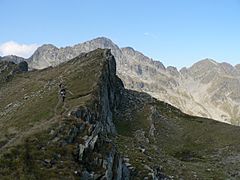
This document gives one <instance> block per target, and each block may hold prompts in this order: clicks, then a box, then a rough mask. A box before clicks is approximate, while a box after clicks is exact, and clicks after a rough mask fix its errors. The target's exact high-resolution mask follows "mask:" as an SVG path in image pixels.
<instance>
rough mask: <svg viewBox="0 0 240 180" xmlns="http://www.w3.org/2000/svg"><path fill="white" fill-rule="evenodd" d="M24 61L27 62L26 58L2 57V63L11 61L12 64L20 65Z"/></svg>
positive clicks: (0, 59) (0, 58)
mask: <svg viewBox="0 0 240 180" xmlns="http://www.w3.org/2000/svg"><path fill="white" fill-rule="evenodd" d="M24 60H25V59H24V58H22V57H18V56H14V55H10V56H3V57H0V61H11V62H14V63H16V64H18V63H20V62H22V61H24Z"/></svg>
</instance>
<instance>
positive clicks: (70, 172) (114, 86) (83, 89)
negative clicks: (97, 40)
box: [0, 49, 240, 180]
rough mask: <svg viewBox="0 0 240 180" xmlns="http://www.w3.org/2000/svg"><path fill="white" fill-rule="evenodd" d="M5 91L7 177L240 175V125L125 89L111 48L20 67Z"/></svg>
mask: <svg viewBox="0 0 240 180" xmlns="http://www.w3.org/2000/svg"><path fill="white" fill-rule="evenodd" d="M4 63H6V62H4ZM7 63H9V66H11V65H13V66H14V67H13V69H14V68H15V66H18V65H17V64H14V63H12V62H7ZM10 69H12V66H11V67H10ZM1 75H2V73H0V76H1ZM60 84H62V85H63V87H64V88H65V89H66V92H67V93H66V98H65V100H64V101H63V100H62V98H61V95H60V94H59V91H60V89H61V88H62V85H61V88H60V87H59V85H60ZM0 98H1V103H0V127H1V129H2V130H1V131H0V179H92V180H97V179H100V180H104V179H107V180H111V179H118V180H128V179H159V180H163V179H165V180H171V179H196V180H197V179H229V178H232V179H238V178H239V177H240V174H239V165H240V164H239V163H240V161H239V150H240V148H239V146H240V143H239V138H238V137H239V136H240V131H239V129H240V127H237V126H232V125H228V124H225V123H221V122H217V121H215V120H212V119H206V118H200V117H196V116H190V115H187V114H185V113H183V112H181V111H180V110H179V109H177V108H175V107H173V106H171V105H170V104H167V103H165V102H163V101H159V100H157V99H156V98H153V97H152V96H150V95H149V94H147V93H144V92H137V91H134V90H129V89H125V88H124V85H123V82H122V81H121V79H120V78H119V77H118V76H117V74H116V61H115V58H114V56H113V55H112V54H111V51H110V50H109V49H96V50H94V51H91V52H89V53H82V54H80V55H79V56H77V57H75V58H73V59H71V60H69V61H67V62H64V63H61V64H60V65H58V66H57V67H48V68H45V69H42V70H34V71H28V72H24V73H17V74H13V77H12V78H11V79H10V80H9V81H5V82H3V83H2V84H1V86H0Z"/></svg>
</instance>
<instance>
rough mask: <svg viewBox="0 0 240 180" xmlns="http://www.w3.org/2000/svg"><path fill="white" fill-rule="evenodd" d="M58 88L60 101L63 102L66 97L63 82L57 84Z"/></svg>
mask: <svg viewBox="0 0 240 180" xmlns="http://www.w3.org/2000/svg"><path fill="white" fill-rule="evenodd" d="M59 88H60V96H61V98H62V102H64V100H65V98H66V88H64V86H63V84H62V83H61V84H59Z"/></svg>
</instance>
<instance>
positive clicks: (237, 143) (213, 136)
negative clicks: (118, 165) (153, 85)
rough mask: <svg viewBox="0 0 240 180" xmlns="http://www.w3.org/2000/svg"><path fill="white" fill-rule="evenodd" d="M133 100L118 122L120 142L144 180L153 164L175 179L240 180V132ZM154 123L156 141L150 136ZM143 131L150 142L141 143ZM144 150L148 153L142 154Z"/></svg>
mask: <svg viewBox="0 0 240 180" xmlns="http://www.w3.org/2000/svg"><path fill="white" fill-rule="evenodd" d="M128 96H129V95H128ZM135 96H136V97H137V96H138V95H136V93H135ZM132 99H133V100H131V101H132V103H131V101H130V103H129V104H128V103H127V102H129V99H128V100H126V101H125V103H123V106H122V107H121V108H122V110H121V111H122V113H121V114H119V115H118V116H116V117H115V123H116V124H117V130H118V133H119V136H118V137H117V138H116V142H117V144H118V147H119V149H120V151H121V152H122V153H123V154H124V155H125V156H128V157H130V163H131V164H132V165H133V166H135V167H137V169H138V170H139V171H140V173H139V177H142V176H147V174H148V172H149V171H147V170H146V168H144V165H146V164H147V165H149V166H150V167H152V168H153V167H154V166H159V167H162V171H163V172H164V173H165V174H167V175H168V176H173V177H174V179H179V178H180V177H182V178H184V179H227V178H233V179H234V178H236V179H237V178H240V174H239V167H240V140H239V138H238V137H239V136H240V128H239V127H235V126H230V125H227V124H223V123H219V122H217V121H213V120H210V119H204V118H200V117H193V116H189V115H186V114H184V113H182V112H180V111H179V110H178V109H176V108H174V107H172V106H170V105H167V104H165V103H164V102H159V101H155V100H154V99H149V98H142V101H139V100H137V99H139V98H134V96H133V97H132ZM140 99H141V98H140ZM146 99H148V100H146ZM134 102H135V103H134ZM134 104H135V105H134ZM136 105H137V106H136ZM129 112H131V116H129V114H128V113H129ZM152 123H153V124H154V126H155V128H156V131H155V133H154V137H153V136H151V135H150V134H149V130H150V127H151V124H152ZM139 129H141V130H142V132H145V137H144V136H143V137H142V136H140V137H139V134H137V132H136V131H137V130H139ZM148 141H149V143H148ZM139 147H144V148H145V149H146V151H145V152H144V153H142V152H141V151H140V150H139V149H140V148H139Z"/></svg>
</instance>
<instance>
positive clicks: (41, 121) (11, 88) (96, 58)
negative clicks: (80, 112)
mask: <svg viewBox="0 0 240 180" xmlns="http://www.w3.org/2000/svg"><path fill="white" fill-rule="evenodd" d="M102 68H103V51H102V50H98V51H95V52H94V54H93V53H92V54H88V56H83V57H81V58H76V59H74V60H71V61H69V62H68V63H65V64H62V65H60V66H59V67H56V68H48V69H45V70H41V71H33V72H28V73H25V74H18V75H16V76H15V77H14V78H13V79H12V81H10V82H8V83H4V84H2V85H1V86H0V98H1V103H0V113H1V114H0V115H1V116H0V128H1V131H0V147H1V148H0V178H1V179H2V178H7V179H8V178H9V179H12V178H20V179H21V178H22V179H37V177H38V178H39V177H41V178H51V177H52V178H55V177H58V176H59V174H60V175H61V176H62V177H63V179H64V177H68V178H71V177H72V178H73V177H74V175H73V174H74V173H73V171H74V170H75V169H76V168H77V167H76V164H75V162H74V159H73V156H72V154H71V153H72V152H73V147H71V145H67V146H65V147H64V148H60V147H56V146H58V145H59V144H57V143H56V144H54V143H51V144H49V140H51V139H53V138H54V134H55V133H56V132H58V131H59V132H60V134H61V135H62V136H63V138H64V135H66V136H67V133H68V132H65V131H67V127H71V125H72V124H74V121H72V120H71V119H69V118H68V117H67V116H66V115H67V113H68V111H69V110H71V109H72V108H74V107H78V106H81V105H86V104H91V102H92V100H93V97H92V94H91V92H92V91H93V90H94V89H96V86H97V84H96V83H97V82H98V81H99V77H100V75H101V72H102ZM62 81H63V83H64V85H65V86H66V88H67V98H66V103H65V104H63V103H61V101H59V97H58V91H59V88H58V85H59V83H60V82H62ZM63 127H65V129H64V128H63ZM51 131H53V132H55V133H53V134H51ZM59 136H60V135H59ZM44 147H46V148H44ZM59 154H60V155H61V158H60V159H61V161H60V162H61V163H59V164H57V165H56V167H54V168H46V166H44V165H43V164H44V163H43V162H44V159H51V158H52V157H54V156H56V155H59ZM45 168H46V169H45ZM40 169H41V170H40Z"/></svg>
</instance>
